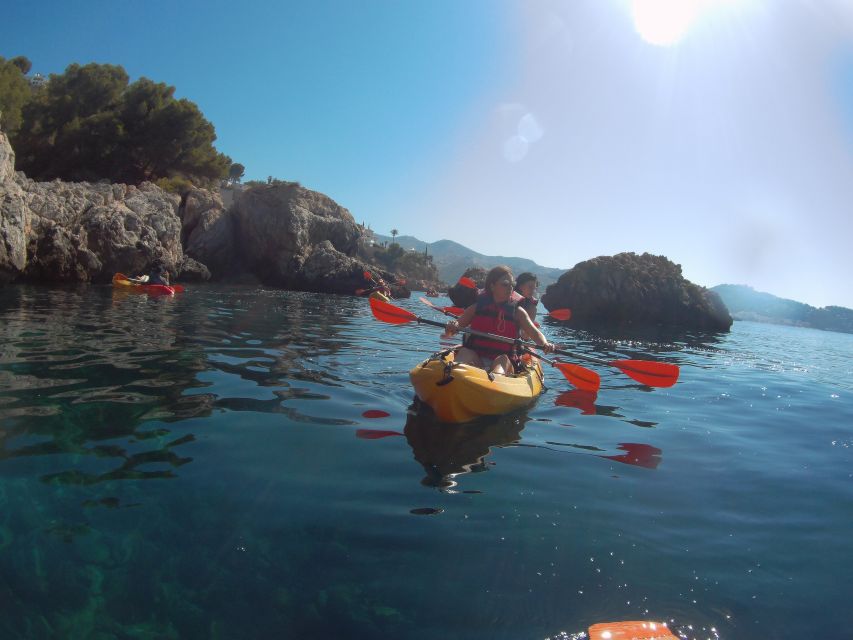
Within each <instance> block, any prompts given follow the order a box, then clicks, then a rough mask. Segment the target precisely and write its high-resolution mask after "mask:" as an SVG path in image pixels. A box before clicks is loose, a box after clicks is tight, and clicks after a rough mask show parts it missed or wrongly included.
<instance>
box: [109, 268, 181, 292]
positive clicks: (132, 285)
mask: <svg viewBox="0 0 853 640" xmlns="http://www.w3.org/2000/svg"><path fill="white" fill-rule="evenodd" d="M113 286H114V287H121V288H122V289H124V290H126V291H137V292H139V293H153V294H155V295H156V294H159V295H167V296H173V295H175V292H176V291H182V290H183V287H180V288H178V287H179V285H178V286H174V287H170V286H168V285H165V284H143V283H139V282H134V281H133V280H131V279H130V278H128V277H127V276H126V275H124V274H123V273H117V274H115V275H114V276H113Z"/></svg>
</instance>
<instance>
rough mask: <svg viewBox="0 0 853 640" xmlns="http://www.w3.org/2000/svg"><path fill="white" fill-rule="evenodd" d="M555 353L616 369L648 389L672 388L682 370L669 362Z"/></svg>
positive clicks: (562, 351)
mask: <svg viewBox="0 0 853 640" xmlns="http://www.w3.org/2000/svg"><path fill="white" fill-rule="evenodd" d="M554 353H557V354H560V355H561V356H568V357H569V358H577V359H578V360H586V361H588V362H595V363H596V364H603V365H607V366H609V367H616V368H617V369H619V370H620V371H621V372H622V373H624V374H625V375H626V376H628V377H629V378H633V379H634V380H636V381H637V382H639V383H641V384H644V385H646V386H648V387H671V386H672V385H674V384H675V383H676V382H677V381H678V375H679V373H680V371H681V370H680V369H679V368H678V365H675V364H670V363H668V362H654V361H652V360H602V359H601V358H594V357H592V356H587V355H584V354H582V353H573V352H571V351H566V350H565V349H554Z"/></svg>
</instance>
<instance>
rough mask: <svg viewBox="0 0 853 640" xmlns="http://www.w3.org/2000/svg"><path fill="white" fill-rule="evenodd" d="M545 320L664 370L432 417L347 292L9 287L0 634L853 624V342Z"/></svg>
mask: <svg viewBox="0 0 853 640" xmlns="http://www.w3.org/2000/svg"><path fill="white" fill-rule="evenodd" d="M416 295H417V294H416ZM436 302H438V303H439V304H441V303H442V300H441V299H437V300H436ZM395 303H398V304H399V305H400V306H402V307H404V308H406V309H408V310H410V311H413V312H415V313H417V314H419V315H421V316H424V317H427V318H430V319H441V317H440V316H436V314H435V312H433V311H432V310H430V309H429V308H428V307H426V306H425V305H422V304H420V303H419V302H418V301H417V300H416V299H414V298H413V299H412V300H405V301H395ZM444 304H448V302H447V301H446V300H445V301H444ZM542 324H543V331H544V332H545V333H546V334H547V335H548V337H549V338H550V339H551V340H554V341H556V342H559V343H560V344H562V345H563V346H564V347H565V348H566V349H568V350H570V351H573V352H575V353H578V354H582V355H588V356H593V357H597V358H603V359H605V360H608V361H609V360H618V359H626V358H643V359H651V360H655V361H662V362H671V363H675V364H678V365H679V366H680V367H681V375H680V378H679V381H678V384H676V385H675V386H674V387H671V388H665V389H664V388H654V389H653V388H650V387H646V386H643V385H641V384H638V383H637V382H635V381H633V380H632V379H631V378H629V377H627V376H626V375H625V374H623V373H622V372H621V371H620V370H619V369H618V368H615V367H612V366H600V365H597V364H590V363H588V362H586V361H584V360H580V359H576V360H574V362H576V363H577V364H581V365H583V366H588V367H589V368H592V369H595V370H596V371H598V372H599V373H600V374H601V376H602V387H601V390H600V391H599V393H598V395H597V396H589V395H588V394H583V393H579V392H577V391H573V390H572V387H571V385H570V384H569V383H568V382H567V381H566V380H565V379H564V378H563V377H562V376H561V374H560V373H559V372H558V371H557V370H556V369H550V368H549V369H548V370H547V371H546V374H547V377H546V383H547V391H546V392H545V393H544V394H543V395H542V396H541V397H540V398H539V399H538V401H536V403H535V404H533V405H532V406H530V407H529V408H528V409H526V410H523V411H520V412H518V413H515V414H513V415H509V416H505V417H501V418H490V419H483V420H481V421H478V422H476V423H473V424H469V425H462V426H460V425H455V426H454V425H444V424H440V423H437V422H436V421H435V420H434V419H432V418H431V417H430V416H429V414H428V412H424V411H420V412H417V411H415V410H414V408H413V407H412V399H413V395H412V389H411V386H410V384H409V381H408V371H409V369H410V368H411V367H413V366H414V365H415V364H416V363H418V362H419V361H420V360H421V359H422V358H423V357H425V356H426V355H428V354H429V353H431V352H434V351H436V350H438V349H439V348H440V344H439V340H438V334H439V332H440V330H438V329H435V328H432V327H428V326H423V325H417V324H416V323H412V324H410V325H403V326H392V325H387V324H382V323H380V322H378V321H377V320H376V319H374V318H373V317H372V315H371V313H370V310H369V307H368V305H367V302H366V300H364V299H359V298H353V297H339V296H320V295H314V294H304V293H293V292H285V291H277V290H265V289H262V288H252V287H225V286H194V287H188V290H187V291H186V292H185V293H183V294H179V295H177V296H175V297H162V296H154V297H152V296H148V295H139V294H132V293H126V292H120V291H114V290H112V289H111V288H110V287H100V286H82V287H79V288H42V287H24V286H10V287H5V288H2V289H0V637H2V638H27V639H31V638H81V639H82V638H86V639H88V638H145V639H149V638H223V639H224V638H413V639H421V638H423V639H427V638H429V639H434V638H442V639H457V638H458V639H463V638H465V639H470V638H499V639H510V638H511V639H521V638H530V639H542V638H548V637H566V636H568V637H575V638H577V637H582V636H581V634H582V633H583V631H584V630H585V629H586V628H587V627H588V626H589V625H591V624H594V623H596V622H602V621H612V620H627V619H650V620H658V621H665V622H667V623H668V624H669V626H670V628H671V629H673V630H674V631H676V632H677V633H678V634H679V635H680V636H681V637H683V638H702V639H704V638H722V639H725V640H734V639H753V638H777V639H778V638H818V637H820V638H833V639H834V638H850V637H853V629H851V626H850V622H849V612H850V610H851V605H850V602H851V599H853V358H851V356H853V335H846V334H839V333H831V332H820V331H814V330H809V329H801V328H792V327H781V326H773V325H767V324H756V323H749V322H737V323H735V324H734V326H733V327H732V330H731V332H729V333H717V334H672V333H668V334H667V333H664V332H658V333H656V334H654V335H652V334H637V333H633V334H626V333H622V334H619V333H618V332H617V333H612V332H611V333H609V334H607V335H596V334H593V333H582V334H581V333H577V332H575V331H573V330H571V329H569V328H567V327H565V326H563V325H561V324H559V323H556V322H552V321H548V320H543V321H542Z"/></svg>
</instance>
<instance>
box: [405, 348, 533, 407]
mask: <svg viewBox="0 0 853 640" xmlns="http://www.w3.org/2000/svg"><path fill="white" fill-rule="evenodd" d="M453 356H454V354H453V352H452V351H450V352H442V353H440V354H436V355H434V356H432V357H430V358H428V359H427V360H424V361H423V362H422V363H421V364H419V365H418V366H417V367H415V368H414V369H412V370H411V371H410V372H409V378H410V379H411V381H412V386H413V387H414V388H415V393H417V394H418V398H420V400H421V401H422V402H424V403H426V404H427V405H429V406H430V407H431V408H432V410H433V411H434V412H435V414H436V416H438V418H439V420H441V421H442V422H468V421H470V420H474V419H475V418H479V417H480V416H495V415H500V414H503V413H509V412H510V411H515V410H516V409H520V408H522V407H524V406H527V405H528V404H530V403H531V402H533V400H534V399H535V398H536V397H537V396H539V394H540V393H542V389H543V384H542V383H543V380H544V375H543V373H542V367H541V366H540V365H539V361H538V360H534V361H533V362H532V363H529V364H528V365H527V367H526V368H525V369H524V371H522V372H521V373H518V374H516V375H510V376H500V375H498V376H494V380H489V376H488V374H487V373H486V371H485V370H484V369H480V368H478V367H472V366H471V365H466V364H456V363H455V362H454V361H453Z"/></svg>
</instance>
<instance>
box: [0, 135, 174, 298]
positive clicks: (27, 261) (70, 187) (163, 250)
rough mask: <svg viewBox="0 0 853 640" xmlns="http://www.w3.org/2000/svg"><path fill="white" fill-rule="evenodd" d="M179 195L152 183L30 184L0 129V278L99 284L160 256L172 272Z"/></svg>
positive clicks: (159, 258) (6, 280) (139, 267)
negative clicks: (18, 169) (16, 171)
mask: <svg viewBox="0 0 853 640" xmlns="http://www.w3.org/2000/svg"><path fill="white" fill-rule="evenodd" d="M178 204H179V199H178V198H177V197H176V196H173V195H170V194H167V193H166V192H164V191H163V190H161V189H159V188H158V187H156V186H154V185H152V184H148V183H145V184H142V185H140V186H138V187H136V186H129V185H122V184H108V183H98V184H91V183H86V182H79V183H68V182H60V181H58V180H55V181H53V182H35V181H33V180H29V179H28V178H27V177H26V176H25V175H24V174H23V173H20V172H18V173H15V171H14V153H13V152H12V150H11V147H10V146H9V141H8V139H7V138H6V136H5V135H4V134H2V133H0V278H2V281H4V282H9V281H12V280H17V279H21V280H30V281H56V282H74V281H78V282H87V281H92V280H94V281H101V282H107V281H109V280H110V278H111V277H112V275H113V273H115V272H116V271H130V272H140V271H143V270H144V269H146V268H147V267H148V266H149V265H150V264H151V263H153V262H154V261H155V260H162V261H163V262H164V263H165V264H166V265H167V266H168V267H169V269H170V270H171V271H173V272H177V271H178V270H179V266H180V265H181V263H182V262H183V259H184V255H183V250H182V247H181V243H180V219H179V218H178V215H177V211H178Z"/></svg>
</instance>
